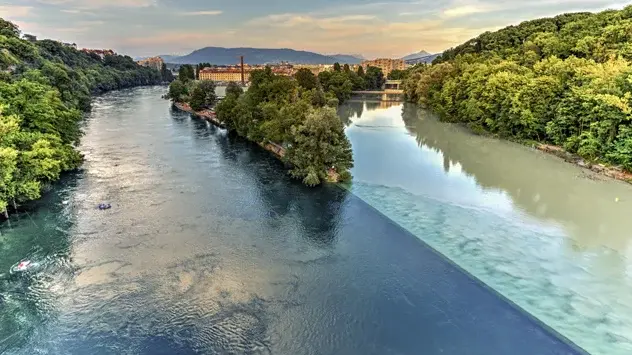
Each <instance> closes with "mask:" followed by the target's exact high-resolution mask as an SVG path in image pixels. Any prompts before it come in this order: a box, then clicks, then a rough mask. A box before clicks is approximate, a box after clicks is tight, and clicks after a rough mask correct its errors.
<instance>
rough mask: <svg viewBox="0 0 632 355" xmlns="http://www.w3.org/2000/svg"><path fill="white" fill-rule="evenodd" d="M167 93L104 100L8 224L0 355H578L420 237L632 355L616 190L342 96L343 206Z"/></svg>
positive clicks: (569, 327) (622, 204) (138, 92)
mask: <svg viewBox="0 0 632 355" xmlns="http://www.w3.org/2000/svg"><path fill="white" fill-rule="evenodd" d="M164 90H165V89H164V88H160V87H156V88H141V89H135V90H126V91H121V92H116V93H112V94H109V95H105V96H103V97H100V98H98V99H96V102H95V105H94V110H93V112H92V113H91V114H90V115H89V117H88V118H87V119H86V123H85V132H86V135H85V137H84V138H83V141H82V146H81V150H82V152H84V154H85V156H86V163H85V164H84V166H83V167H82V170H81V171H79V172H77V173H75V174H71V175H69V176H66V177H65V178H64V180H63V181H61V182H60V183H59V184H58V185H57V186H56V187H55V188H54V189H53V190H52V191H51V192H50V193H49V194H47V195H46V196H45V198H44V199H42V200H41V201H40V202H38V204H37V206H36V207H37V208H36V209H35V210H34V212H33V213H31V214H21V215H19V216H14V217H13V218H12V220H11V223H10V224H7V223H5V224H4V225H3V226H2V227H1V229H0V232H1V233H2V235H0V274H2V275H1V276H2V278H1V279H0V294H1V295H2V299H1V300H0V352H2V351H4V352H6V353H9V354H127V353H129V354H197V353H204V354H293V355H294V354H358V355H360V354H363V355H364V354H380V355H383V354H419V353H424V354H464V353H467V354H485V355H488V354H492V353H493V354H525V355H526V354H529V355H531V354H572V353H578V352H580V351H579V350H578V349H574V350H573V348H572V347H567V346H566V345H565V344H564V342H563V341H560V340H559V339H558V338H556V337H555V336H553V335H551V334H550V333H548V332H546V331H544V330H543V329H542V328H541V327H539V326H538V325H537V323H534V322H533V321H532V320H530V318H529V317H526V316H524V314H523V313H521V312H520V311H517V310H516V309H515V308H513V307H511V306H510V305H509V304H508V303H506V302H505V301H502V300H501V299H500V298H498V297H497V296H496V295H494V293H493V292H490V291H489V290H488V289H486V288H485V287H483V286H481V284H480V283H478V282H476V281H475V280H472V279H471V278H470V277H468V276H467V275H465V274H464V273H462V272H460V271H459V270H458V269H456V268H454V267H453V266H452V265H451V264H450V263H448V262H446V261H445V260H444V259H443V258H441V257H440V256H438V255H437V254H435V253H434V252H433V251H432V250H430V249H429V248H427V247H426V246H425V245H424V244H423V243H422V242H421V241H420V240H422V241H424V242H426V243H429V244H431V245H432V246H434V247H435V248H436V249H437V250H440V251H441V252H443V253H444V254H445V255H447V256H449V257H450V258H451V259H452V260H453V261H454V262H456V263H457V264H459V265H460V266H462V267H463V268H465V269H467V270H468V271H469V272H471V273H472V274H474V275H476V276H478V277H479V278H480V279H481V280H483V281H485V282H486V283H487V284H488V285H490V286H492V287H493V288H495V289H496V290H497V291H499V292H501V293H502V294H503V295H505V296H507V297H508V298H510V299H511V300H512V301H514V302H515V303H517V304H519V305H520V306H522V307H523V308H524V309H526V310H528V311H529V312H531V313H532V314H534V315H536V316H537V317H538V318H539V319H541V320H543V321H545V322H546V323H547V324H549V325H551V326H553V327H554V328H556V329H557V330H558V331H559V332H561V333H563V334H564V335H566V336H567V337H569V338H571V339H572V340H573V341H574V342H575V343H577V344H579V345H580V346H582V347H584V348H585V349H587V350H589V351H591V352H594V353H595V354H627V353H629V352H630V350H631V349H632V348H631V347H630V341H629V339H630V338H631V337H632V335H631V333H630V330H631V329H632V321H631V320H630V317H632V314H631V313H630V309H632V307H631V303H632V299H631V298H632V295H631V294H630V292H629V290H631V289H630V287H629V280H630V278H629V276H628V275H627V267H628V262H627V260H628V259H627V253H628V248H627V243H628V235H629V233H626V232H627V231H629V230H631V228H630V227H632V226H631V225H630V224H632V221H631V219H629V218H626V216H627V215H626V213H625V211H626V210H627V211H630V210H631V209H630V207H631V206H632V205H631V201H632V194H630V188H629V186H627V185H624V184H620V183H616V182H612V181H607V180H606V181H603V179H601V178H600V177H598V176H592V175H588V174H587V173H586V172H585V171H583V170H580V169H577V168H575V167H573V166H571V165H568V164H565V163H563V162H560V161H559V160H557V159H555V158H552V157H549V156H546V155H543V154H540V153H537V152H533V151H531V150H529V149H526V148H523V147H520V146H516V145H513V144H510V143H505V142H500V141H496V140H491V139H486V138H481V137H475V136H471V135H469V134H467V133H465V132H463V131H462V130H460V129H458V128H456V127H454V126H450V125H445V124H441V123H438V122H436V121H435V120H434V119H433V118H432V117H430V116H428V115H427V113H426V112H424V111H421V110H417V109H416V108H414V107H412V106H406V107H403V106H402V105H401V104H396V105H391V104H387V103H371V102H364V103H363V102H352V103H349V104H347V105H345V106H344V107H342V108H341V112H340V113H341V118H342V119H343V121H344V122H345V123H346V124H348V125H349V127H348V129H347V133H348V135H349V137H350V139H351V141H352V143H353V148H354V157H355V161H356V167H355V168H354V171H353V174H354V181H353V183H352V184H351V185H350V186H349V187H348V188H349V189H350V190H351V191H352V193H349V192H347V191H346V190H344V189H341V188H339V187H336V186H325V187H321V188H316V189H308V188H305V187H303V186H301V185H300V184H299V183H296V182H293V181H291V180H289V179H288V178H287V177H286V176H285V175H284V173H283V169H282V165H281V164H280V163H279V162H277V161H276V160H274V159H273V158H271V157H270V156H269V154H267V153H266V152H263V151H261V150H260V149H259V148H257V147H255V146H253V145H252V144H249V143H246V142H244V141H243V140H240V139H235V138H232V137H228V136H227V135H226V133H225V132H223V131H222V130H218V129H216V128H214V127H211V126H209V125H208V124H207V123H206V122H204V121H201V120H197V119H191V118H190V117H189V115H187V114H184V113H181V112H175V111H172V110H171V109H170V107H169V104H168V103H167V102H165V101H164V100H161V99H160V96H161V95H162V94H163V93H164ZM402 114H403V116H402ZM402 117H403V118H402ZM357 196H359V197H360V198H361V199H362V200H364V201H366V202H368V203H369V204H370V205H371V206H373V207H375V208H376V209H377V210H379V211H381V212H382V213H384V214H385V215H387V216H388V217H390V218H391V219H392V220H394V221H396V222H397V223H398V224H399V225H401V226H403V227H405V228H406V229H408V231H411V232H412V233H413V234H414V235H415V236H416V238H415V236H413V235H412V234H410V233H408V232H407V231H406V230H404V229H402V228H401V227H400V226H398V225H397V224H395V223H393V222H392V221H391V220H389V219H387V218H386V217H385V216H384V215H382V214H380V213H378V212H377V211H376V210H374V209H373V208H371V207H370V206H369V205H367V204H366V203H364V202H362V201H361V200H360V199H358V197H357ZM616 197H618V198H619V202H614V201H615V198H616ZM101 202H109V203H111V204H112V206H113V207H112V209H111V210H108V211H100V210H98V209H97V208H96V206H97V205H98V204H99V203H101ZM628 214H629V213H628ZM21 259H30V260H33V261H34V262H36V263H37V266H36V267H34V268H33V269H32V270H31V272H30V273H28V274H22V275H9V273H8V271H9V269H10V267H11V266H12V265H14V264H15V263H17V262H18V261H19V260H21Z"/></svg>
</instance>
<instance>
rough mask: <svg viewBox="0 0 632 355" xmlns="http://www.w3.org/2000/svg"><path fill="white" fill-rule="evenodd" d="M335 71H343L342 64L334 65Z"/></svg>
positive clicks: (336, 63)
mask: <svg viewBox="0 0 632 355" xmlns="http://www.w3.org/2000/svg"><path fill="white" fill-rule="evenodd" d="M334 71H342V68H341V67H340V63H338V62H335V63H334Z"/></svg>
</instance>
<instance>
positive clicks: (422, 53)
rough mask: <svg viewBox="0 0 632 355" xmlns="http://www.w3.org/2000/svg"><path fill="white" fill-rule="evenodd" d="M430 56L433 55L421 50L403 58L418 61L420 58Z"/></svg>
mask: <svg viewBox="0 0 632 355" xmlns="http://www.w3.org/2000/svg"><path fill="white" fill-rule="evenodd" d="M429 55H432V53H428V52H426V51H424V50H421V51H419V52H417V53H413V54H409V55H407V56H405V57H402V59H403V60H410V59H418V58H423V57H427V56H429Z"/></svg>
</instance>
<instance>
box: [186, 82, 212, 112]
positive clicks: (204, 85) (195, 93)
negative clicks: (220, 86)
mask: <svg viewBox="0 0 632 355" xmlns="http://www.w3.org/2000/svg"><path fill="white" fill-rule="evenodd" d="M216 101H217V96H216V94H215V83H214V82H212V81H211V80H202V81H198V82H196V83H195V85H194V87H193V90H191V97H190V98H189V105H191V108H192V109H193V110H195V111H200V110H202V109H204V108H210V107H211V106H213V105H214V104H215V102H216Z"/></svg>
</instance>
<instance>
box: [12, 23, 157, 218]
mask: <svg viewBox="0 0 632 355" xmlns="http://www.w3.org/2000/svg"><path fill="white" fill-rule="evenodd" d="M20 34H21V32H20V30H19V28H18V27H17V26H16V25H15V24H13V23H11V22H9V21H6V20H4V19H1V18H0V213H2V214H4V215H5V216H6V215H7V213H8V211H7V209H8V208H9V207H13V208H17V206H19V205H20V204H22V203H24V202H27V201H29V200H33V199H37V198H39V197H40V194H41V191H42V190H43V189H44V188H46V186H47V185H49V184H51V183H52V182H54V181H55V180H57V179H58V178H59V176H60V174H61V173H62V172H64V171H68V170H72V169H74V168H76V167H78V166H79V164H80V163H81V155H80V154H79V152H77V150H76V149H75V146H76V145H77V144H78V142H79V139H80V138H81V130H80V128H79V125H80V120H81V117H82V111H86V110H89V109H90V101H91V99H90V96H91V95H93V94H98V93H102V92H105V91H108V90H114V89H121V88H128V87H133V86H138V85H149V84H158V83H160V82H161V81H162V80H163V77H162V74H161V72H160V71H158V70H155V69H151V68H146V67H142V66H139V65H138V64H136V62H134V60H133V59H132V58H130V57H128V56H120V55H105V56H104V57H101V56H100V55H98V54H96V53H94V52H84V51H78V50H77V49H75V48H73V47H72V46H66V45H64V44H62V43H60V42H57V41H53V40H48V39H45V40H37V39H36V38H35V37H33V36H25V38H26V39H20Z"/></svg>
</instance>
